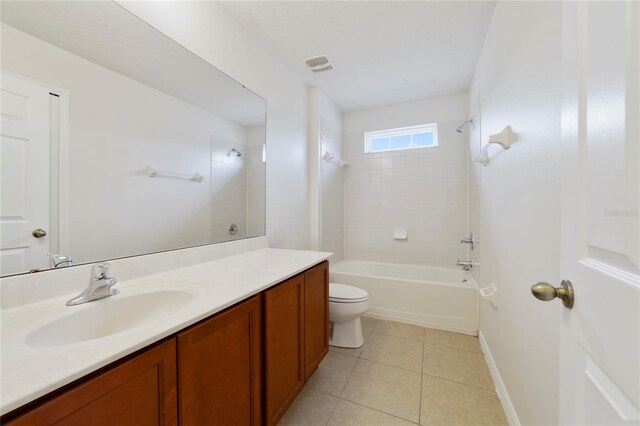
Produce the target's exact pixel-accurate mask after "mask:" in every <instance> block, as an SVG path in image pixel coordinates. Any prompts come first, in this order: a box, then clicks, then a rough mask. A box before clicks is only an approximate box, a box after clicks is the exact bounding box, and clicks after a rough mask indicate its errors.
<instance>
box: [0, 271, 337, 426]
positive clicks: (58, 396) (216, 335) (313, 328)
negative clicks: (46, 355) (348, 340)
mask: <svg viewBox="0 0 640 426" xmlns="http://www.w3.org/2000/svg"><path fill="white" fill-rule="evenodd" d="M328 277H329V268H328V263H327V262H323V263H321V264H318V265H316V266H314V267H312V268H310V269H308V270H307V271H305V272H303V273H300V274H298V275H296V276H294V277H292V278H290V279H288V280H286V281H284V282H282V283H280V284H278V285H276V286H274V287H271V288H269V289H267V290H265V291H263V292H262V293H260V294H257V295H255V296H253V297H250V298H249V299H246V300H244V301H242V302H240V303H238V304H237V305H234V306H232V307H230V308H228V309H227V310H225V311H222V312H220V313H217V314H215V315H213V316H211V317H209V318H207V319H205V320H203V321H201V322H199V323H197V324H195V325H193V326H191V327H189V328H187V329H185V330H183V331H180V332H178V333H177V334H174V335H173V336H171V337H169V338H167V339H166V340H164V341H163V342H161V343H158V344H156V345H153V346H151V347H149V348H147V349H145V350H143V351H140V352H138V353H136V354H133V355H131V356H130V357H128V358H125V359H124V360H121V361H117V362H115V363H114V364H112V365H110V366H108V367H105V368H104V369H103V370H101V371H98V372H96V373H94V374H92V375H90V376H88V377H87V378H85V379H81V380H79V381H77V382H75V383H73V384H71V385H69V386H66V387H64V388H62V389H60V390H58V391H54V392H53V393H51V394H49V395H47V396H46V397H43V398H42V399H41V400H39V401H35V402H34V403H32V404H29V405H28V406H26V407H23V408H20V409H18V410H16V411H14V412H12V413H9V414H8V415H5V416H3V417H2V419H1V420H2V423H3V424H6V425H12V426H17V425H51V424H60V425H82V426H85V425H91V426H101V425H104V426H112V425H136V426H145V425H149V426H151V425H162V426H174V425H178V424H180V425H185V426H190V425H224V426H231V425H250V426H259V425H262V424H267V425H275V424H276V423H277V422H278V420H280V418H281V417H282V416H283V415H284V413H285V412H286V410H287V408H289V406H290V405H291V403H292V402H293V401H294V399H295V398H296V396H297V395H298V393H299V392H300V390H301V389H302V387H303V386H304V384H305V382H306V381H307V380H308V379H309V378H310V377H311V375H312V374H313V372H314V371H315V370H316V369H317V368H318V365H319V364H320V362H321V361H322V359H323V358H324V356H325V355H326V354H327V352H328V349H329V346H328V343H329V334H328V331H329V330H328V326H329V280H328Z"/></svg>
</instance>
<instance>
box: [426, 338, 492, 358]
mask: <svg viewBox="0 0 640 426" xmlns="http://www.w3.org/2000/svg"><path fill="white" fill-rule="evenodd" d="M424 343H425V344H426V345H431V346H439V347H441V348H449V349H455V350H457V351H464V352H469V353H472V354H479V355H483V354H482V350H480V351H470V350H468V349H462V348H456V347H453V346H447V345H441V344H439V343H431V342H427V341H426V340H425V341H424Z"/></svg>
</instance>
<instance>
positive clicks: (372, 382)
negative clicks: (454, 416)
mask: <svg viewBox="0 0 640 426" xmlns="http://www.w3.org/2000/svg"><path fill="white" fill-rule="evenodd" d="M421 382H422V377H421V375H420V373H415V372H413V371H408V370H404V369H402V368H398V367H392V366H389V365H384V364H379V363H377V362H372V361H367V360H364V359H362V358H360V359H359V360H358V363H357V364H356V368H354V370H353V373H351V377H350V378H349V381H348V382H347V386H345V388H344V391H343V392H342V398H343V399H346V400H349V401H352V402H355V403H357V404H360V405H364V406H366V407H369V408H373V409H375V410H378V411H382V412H385V413H388V414H391V415H394V416H396V417H400V418H403V419H405V420H409V421H413V422H416V423H417V422H418V420H419V416H420V391H421V389H420V387H421Z"/></svg>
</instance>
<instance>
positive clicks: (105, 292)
mask: <svg viewBox="0 0 640 426" xmlns="http://www.w3.org/2000/svg"><path fill="white" fill-rule="evenodd" d="M109 266H110V265H109V264H108V263H98V264H96V265H93V267H92V268H91V281H89V287H87V288H85V289H84V291H83V292H82V293H80V294H79V295H77V296H76V297H74V298H72V299H69V300H68V301H67V306H73V305H80V304H81V303H87V302H91V301H94V300H98V299H103V298H105V297H109V296H115V295H116V294H118V293H120V291H118V290H117V289H115V288H111V287H112V286H113V285H115V284H116V283H117V282H118V280H117V279H116V278H114V277H110V276H109Z"/></svg>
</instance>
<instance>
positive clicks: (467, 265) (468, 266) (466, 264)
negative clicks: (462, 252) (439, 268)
mask: <svg viewBox="0 0 640 426" xmlns="http://www.w3.org/2000/svg"><path fill="white" fill-rule="evenodd" d="M456 265H457V266H459V267H461V268H462V269H463V270H465V271H467V272H469V271H470V270H472V269H473V267H474V266H478V265H480V264H479V263H475V262H473V261H471V260H458V263H457V264H456Z"/></svg>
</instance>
